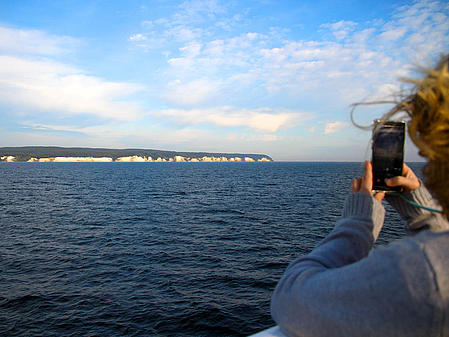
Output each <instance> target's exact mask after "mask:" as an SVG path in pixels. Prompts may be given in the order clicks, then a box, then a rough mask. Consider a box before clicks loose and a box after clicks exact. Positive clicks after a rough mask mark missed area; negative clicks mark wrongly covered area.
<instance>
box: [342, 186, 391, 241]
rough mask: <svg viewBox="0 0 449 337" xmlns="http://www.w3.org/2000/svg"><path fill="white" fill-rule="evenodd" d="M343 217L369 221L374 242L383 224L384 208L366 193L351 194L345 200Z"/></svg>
mask: <svg viewBox="0 0 449 337" xmlns="http://www.w3.org/2000/svg"><path fill="white" fill-rule="evenodd" d="M343 217H344V218H358V219H364V220H365V219H367V220H370V222H372V224H373V228H372V233H373V236H374V239H375V240H376V239H377V237H378V236H379V233H380V230H381V229H382V225H383V223H384V218H385V208H384V207H383V206H382V204H381V203H380V202H379V201H377V200H376V199H374V198H373V197H372V196H370V195H368V194H366V193H351V194H350V195H349V196H348V198H347V199H346V203H345V208H344V210H343Z"/></svg>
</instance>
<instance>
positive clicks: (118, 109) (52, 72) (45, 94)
mask: <svg viewBox="0 0 449 337" xmlns="http://www.w3.org/2000/svg"><path fill="white" fill-rule="evenodd" d="M5 34H10V37H8V38H5ZM11 39H17V40H15V43H11V41H12V40H11ZM67 41H68V42H67ZM0 46H1V47H0V48H1V49H2V51H3V53H4V54H3V55H0V101H1V102H3V103H6V104H9V105H12V106H17V107H22V108H27V110H28V111H30V114H35V115H36V116H39V115H40V114H41V113H42V112H46V113H51V114H52V116H53V117H61V116H68V115H79V114H83V115H93V116H97V117H100V118H104V119H117V120H132V119H136V118H138V117H139V116H142V115H143V114H144V111H143V110H142V109H141V108H140V107H139V106H138V104H137V103H135V102H133V101H131V100H129V99H127V96H129V95H131V94H134V93H137V92H139V91H142V90H143V89H144V88H143V86H140V85H135V84H130V83H124V82H111V81H105V80H103V79H101V78H98V77H95V76H90V75H87V74H86V73H85V72H84V71H83V70H81V69H78V68H76V67H72V66H70V65H67V64H64V63H62V62H59V61H56V60H55V57H56V56H55V54H59V53H62V52H66V51H68V50H69V48H70V47H71V46H72V44H71V39H70V38H59V37H52V36H49V35H47V34H45V33H44V32H40V31H34V30H31V31H27V30H14V29H9V28H7V29H5V28H2V27H0ZM43 54H45V56H47V57H46V58H41V57H40V56H41V55H43ZM48 56H53V59H50V58H48Z"/></svg>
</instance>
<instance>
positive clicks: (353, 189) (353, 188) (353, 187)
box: [351, 178, 362, 193]
mask: <svg viewBox="0 0 449 337" xmlns="http://www.w3.org/2000/svg"><path fill="white" fill-rule="evenodd" d="M361 182H362V178H354V179H352V184H351V192H352V193H356V192H358V191H359V190H360V184H361Z"/></svg>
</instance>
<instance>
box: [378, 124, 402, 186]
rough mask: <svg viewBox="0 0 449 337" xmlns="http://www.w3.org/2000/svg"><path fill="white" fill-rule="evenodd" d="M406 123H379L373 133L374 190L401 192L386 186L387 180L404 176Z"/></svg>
mask: <svg viewBox="0 0 449 337" xmlns="http://www.w3.org/2000/svg"><path fill="white" fill-rule="evenodd" d="M404 140H405V123H404V122H384V121H381V122H379V123H378V124H377V125H376V126H375V128H374V131H373V156H372V161H373V189H374V190H381V191H400V190H401V187H389V186H387V185H385V179H387V178H392V177H396V176H401V175H402V166H403V163H404Z"/></svg>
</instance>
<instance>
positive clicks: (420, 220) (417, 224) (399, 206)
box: [385, 183, 449, 233]
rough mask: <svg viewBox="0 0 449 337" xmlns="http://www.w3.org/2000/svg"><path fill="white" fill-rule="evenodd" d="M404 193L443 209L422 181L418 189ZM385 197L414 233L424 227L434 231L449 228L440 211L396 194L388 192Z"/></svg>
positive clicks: (407, 196) (429, 205)
mask: <svg viewBox="0 0 449 337" xmlns="http://www.w3.org/2000/svg"><path fill="white" fill-rule="evenodd" d="M402 195H403V196H404V197H405V198H406V199H408V200H410V201H412V202H415V203H417V204H419V205H422V206H425V207H430V208H434V209H439V210H441V206H440V205H439V204H438V202H437V201H436V200H435V199H433V198H432V196H431V195H430V193H429V191H428V190H427V189H426V187H425V186H424V185H423V184H422V183H421V186H420V187H419V188H417V189H416V190H414V191H411V192H405V193H403V194H402ZM385 199H386V200H387V201H388V203H389V204H390V205H391V206H392V207H393V208H394V209H395V210H396V211H397V212H398V213H399V215H400V216H401V218H402V219H404V220H405V221H406V222H407V225H408V229H409V230H410V232H412V233H413V232H417V231H420V230H422V229H428V230H430V231H432V232H441V231H445V230H448V229H449V223H448V222H447V220H446V219H445V218H444V217H443V216H442V215H441V214H440V213H435V212H430V211H428V210H425V209H422V208H419V207H416V206H414V205H412V204H410V203H408V202H406V201H405V200H403V199H402V198H401V197H400V196H398V195H395V194H387V195H386V196H385Z"/></svg>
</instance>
